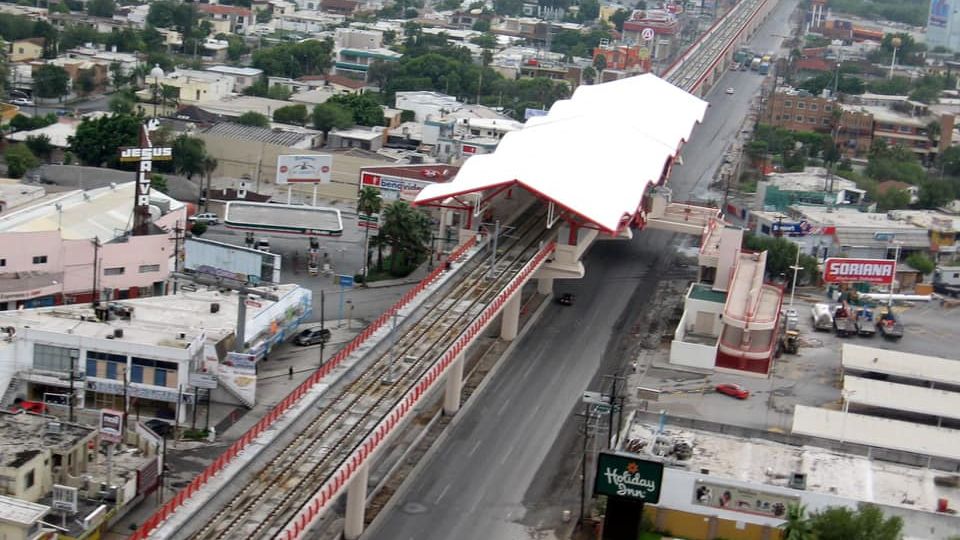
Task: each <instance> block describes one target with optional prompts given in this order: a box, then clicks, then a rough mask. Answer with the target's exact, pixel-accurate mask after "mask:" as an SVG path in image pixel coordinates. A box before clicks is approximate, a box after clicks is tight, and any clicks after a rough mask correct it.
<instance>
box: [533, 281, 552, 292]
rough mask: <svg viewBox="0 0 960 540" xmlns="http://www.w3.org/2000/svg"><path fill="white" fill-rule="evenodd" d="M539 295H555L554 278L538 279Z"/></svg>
mask: <svg viewBox="0 0 960 540" xmlns="http://www.w3.org/2000/svg"><path fill="white" fill-rule="evenodd" d="M537 293H538V294H553V278H552V277H542V278H538V279H537Z"/></svg>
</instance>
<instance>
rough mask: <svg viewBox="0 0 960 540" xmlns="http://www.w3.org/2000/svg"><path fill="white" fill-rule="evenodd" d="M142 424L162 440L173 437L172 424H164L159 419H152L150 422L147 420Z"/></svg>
mask: <svg viewBox="0 0 960 540" xmlns="http://www.w3.org/2000/svg"><path fill="white" fill-rule="evenodd" d="M143 424H144V425H145V426H147V427H148V428H150V431H152V432H154V433H156V434H157V435H159V436H160V437H162V438H164V439H166V438H167V437H169V436H170V435H173V424H171V423H170V422H165V421H163V420H160V419H159V418H154V419H152V420H147V421H146V422H144V423H143Z"/></svg>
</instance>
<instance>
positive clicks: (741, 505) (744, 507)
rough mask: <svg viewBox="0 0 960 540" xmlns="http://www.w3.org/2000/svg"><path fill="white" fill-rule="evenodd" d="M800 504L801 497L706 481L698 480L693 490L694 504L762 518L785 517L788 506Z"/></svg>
mask: <svg viewBox="0 0 960 540" xmlns="http://www.w3.org/2000/svg"><path fill="white" fill-rule="evenodd" d="M799 502H800V497H793V496H790V495H782V494H780V493H771V492H767V491H758V490H755V489H746V488H741V487H736V486H730V485H725V484H720V483H715V482H708V481H704V480H697V483H696V484H695V485H694V489H693V504H699V505H701V506H709V507H712V508H723V509H726V510H733V511H734V512H744V513H746V514H758V515H762V516H771V517H783V515H784V514H785V513H786V512H787V506H788V505H790V504H793V503H799Z"/></svg>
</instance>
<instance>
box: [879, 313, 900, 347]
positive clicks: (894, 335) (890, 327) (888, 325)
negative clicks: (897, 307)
mask: <svg viewBox="0 0 960 540" xmlns="http://www.w3.org/2000/svg"><path fill="white" fill-rule="evenodd" d="M877 330H878V331H879V332H880V335H881V336H883V337H884V339H889V340H891V341H896V340H898V339H900V338H902V337H903V323H901V322H900V321H899V320H898V319H897V316H896V315H894V314H893V312H891V311H887V312H886V313H884V314H883V315H881V316H880V319H879V320H877Z"/></svg>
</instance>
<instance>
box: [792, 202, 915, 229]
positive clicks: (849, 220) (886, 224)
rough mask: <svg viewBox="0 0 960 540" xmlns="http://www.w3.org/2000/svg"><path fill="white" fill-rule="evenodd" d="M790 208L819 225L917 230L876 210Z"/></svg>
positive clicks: (812, 207) (913, 226) (814, 207)
mask: <svg viewBox="0 0 960 540" xmlns="http://www.w3.org/2000/svg"><path fill="white" fill-rule="evenodd" d="M791 208H793V209H795V210H797V211H799V212H800V213H801V214H803V215H804V216H805V217H806V218H807V219H808V220H810V221H813V222H815V223H818V224H820V225H835V226H838V227H864V228H875V229H876V230H877V231H878V232H879V231H888V230H891V231H893V230H917V227H916V225H911V224H910V223H906V222H903V221H895V220H892V219H890V218H889V217H887V214H882V213H878V212H873V213H871V212H860V211H859V210H857V209H855V208H833V209H830V210H828V209H827V208H823V207H819V206H792V207H791ZM774 214H775V213H774ZM775 215H776V214H775Z"/></svg>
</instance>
